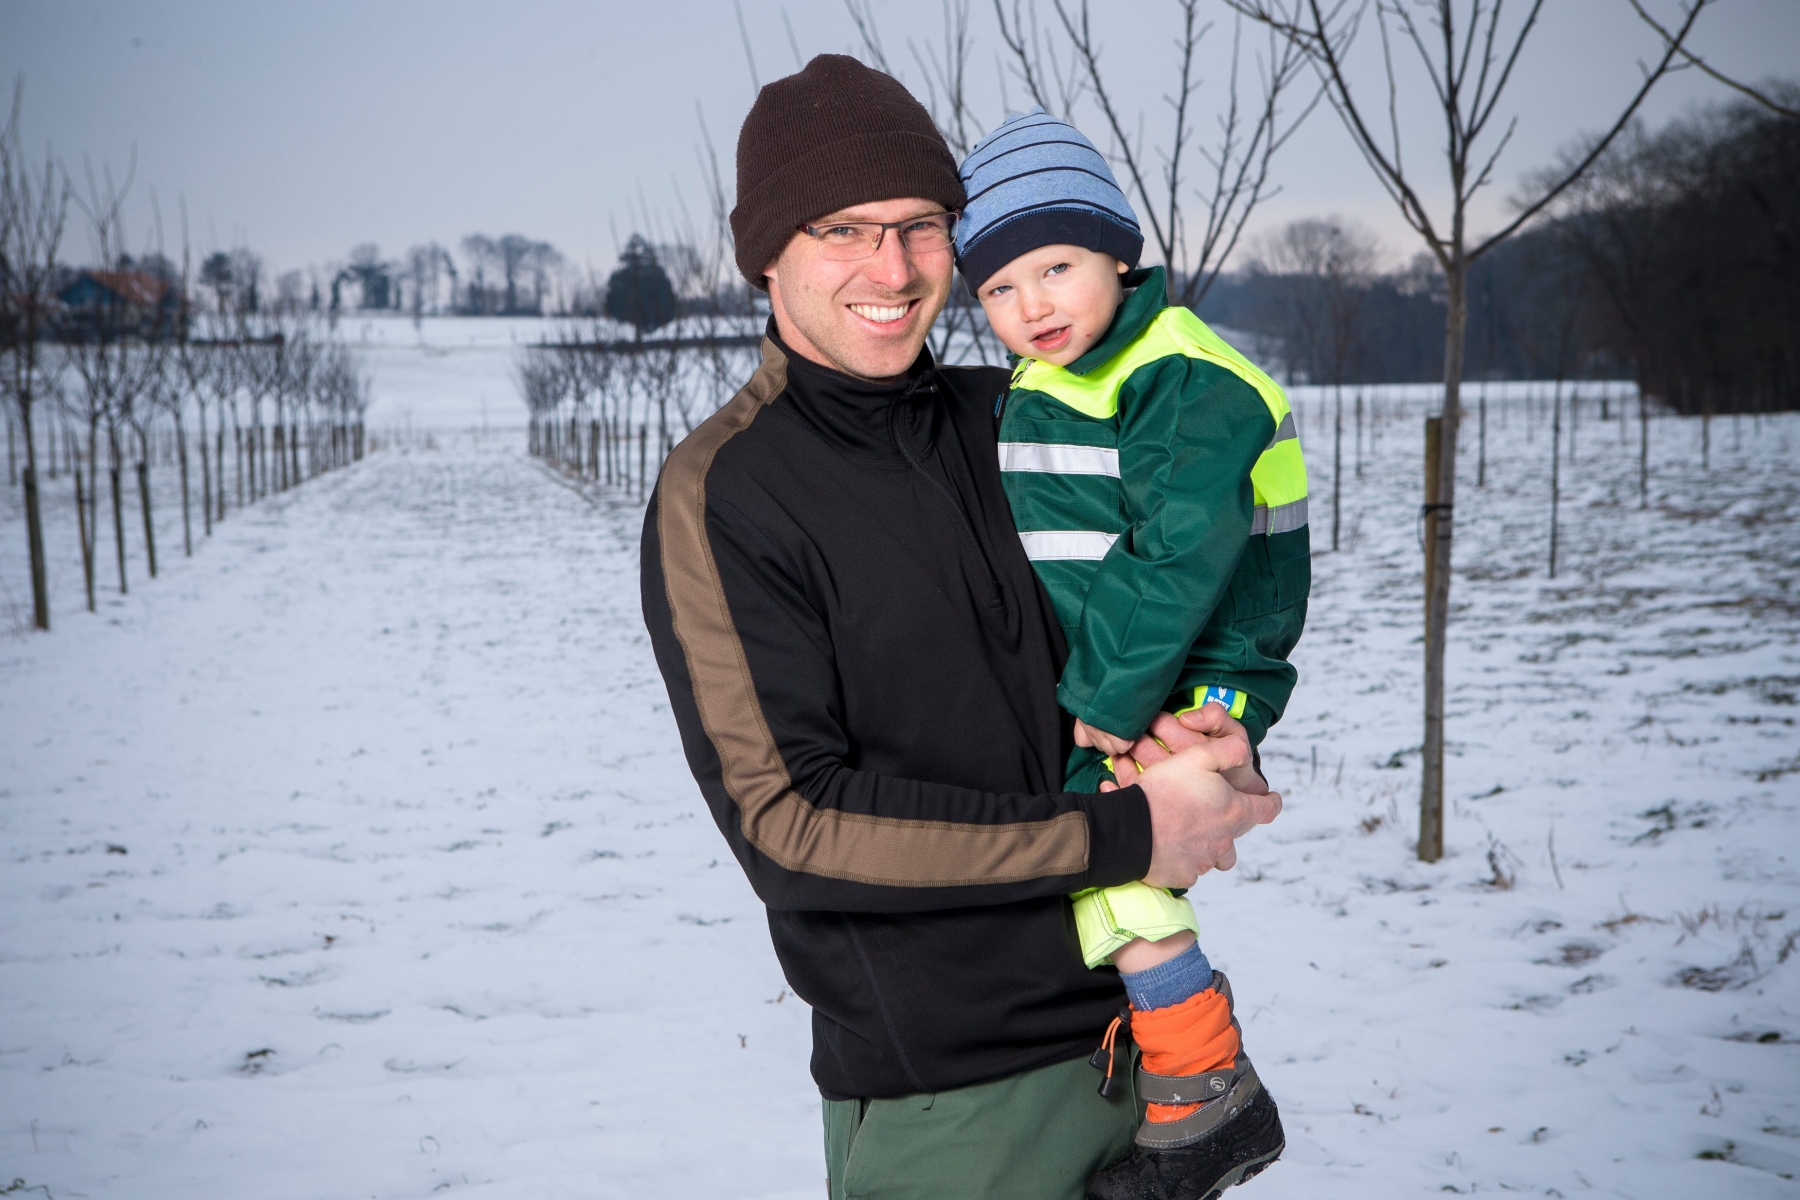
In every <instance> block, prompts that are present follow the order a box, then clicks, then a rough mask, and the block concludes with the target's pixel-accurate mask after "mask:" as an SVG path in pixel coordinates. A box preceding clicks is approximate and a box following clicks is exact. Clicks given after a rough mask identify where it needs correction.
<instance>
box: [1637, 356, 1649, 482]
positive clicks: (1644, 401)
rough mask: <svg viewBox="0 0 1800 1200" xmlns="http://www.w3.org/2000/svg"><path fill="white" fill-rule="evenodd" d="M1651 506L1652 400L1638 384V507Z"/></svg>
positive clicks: (1641, 385)
mask: <svg viewBox="0 0 1800 1200" xmlns="http://www.w3.org/2000/svg"><path fill="white" fill-rule="evenodd" d="M1649 507H1650V401H1649V399H1648V398H1647V397H1646V396H1645V395H1644V386H1643V384H1639V385H1638V509H1639V510H1640V511H1642V510H1644V509H1647V508H1649Z"/></svg>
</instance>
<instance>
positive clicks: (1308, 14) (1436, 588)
mask: <svg viewBox="0 0 1800 1200" xmlns="http://www.w3.org/2000/svg"><path fill="white" fill-rule="evenodd" d="M1226 2H1227V3H1228V4H1230V5H1231V6H1232V7H1233V8H1234V9H1236V10H1237V11H1238V12H1240V13H1242V14H1243V15H1245V16H1247V17H1250V18H1253V19H1255V20H1257V21H1260V22H1262V23H1263V24H1264V25H1266V26H1267V27H1268V28H1269V29H1271V30H1274V31H1275V32H1277V33H1278V34H1280V35H1281V36H1282V37H1283V38H1284V39H1286V41H1287V44H1288V45H1289V46H1292V47H1294V48H1296V49H1298V50H1300V51H1302V52H1303V53H1304V54H1305V56H1306V58H1307V60H1308V61H1309V62H1310V63H1311V64H1312V66H1313V69H1314V71H1315V72H1316V74H1317V75H1318V77H1319V79H1320V81H1321V83H1323V85H1324V87H1325V94H1326V96H1327V98H1328V99H1329V101H1330V103H1331V106H1332V108H1333V110H1335V111H1336V113H1337V114H1338V116H1339V118H1340V119H1341V120H1342V122H1343V125H1344V128H1345V130H1346V131H1347V132H1348V133H1349V134H1350V137H1351V140H1352V141H1353V142H1354V143H1355V144H1356V148H1357V149H1358V150H1359V151H1360V152H1361V153H1362V156H1363V159H1364V161H1366V162H1367V163H1368V164H1369V167H1370V169H1371V170H1372V171H1373V172H1374V173H1375V177H1376V179H1377V180H1378V181H1379V182H1380V183H1381V185H1382V187H1383V188H1384V189H1385V190H1386V191H1387V193H1388V195H1389V197H1390V198H1391V199H1392V200H1393V201H1394V203H1395V204H1396V205H1397V206H1398V207H1399V209H1400V213H1401V216H1402V217H1403V218H1404V219H1405V221H1406V223H1407V224H1408V225H1409V226H1411V227H1412V229H1413V231H1414V232H1415V233H1417V234H1418V235H1419V237H1420V238H1421V239H1422V240H1423V241H1424V243H1425V246H1426V248H1427V249H1428V250H1429V251H1430V253H1431V255H1432V256H1433V257H1434V258H1435V259H1436V260H1437V263H1438V265H1439V267H1440V268H1441V269H1442V271H1443V273H1444V280H1445V284H1446V288H1447V297H1446V304H1445V330H1444V404H1443V413H1442V416H1441V418H1440V419H1439V420H1438V422H1437V424H1436V425H1434V426H1432V428H1433V429H1435V430H1436V433H1435V435H1434V436H1435V437H1436V438H1438V439H1440V444H1438V445H1435V446H1428V447H1427V454H1428V455H1429V456H1430V457H1431V458H1432V459H1433V461H1434V462H1435V463H1436V475H1435V478H1434V479H1432V480H1429V481H1428V486H1427V491H1426V503H1425V508H1424V518H1425V521H1424V528H1425V553H1426V559H1425V592H1426V595H1425V738H1424V746H1423V761H1422V764H1421V771H1420V775H1421V781H1420V795H1419V810H1420V818H1419V846H1418V849H1419V857H1420V858H1422V859H1424V860H1425V861H1427V862H1435V861H1437V860H1438V859H1439V858H1440V857H1442V856H1443V852H1444V850H1443V844H1444V828H1443V820H1444V646H1445V627H1446V625H1447V623H1448V620H1449V612H1450V561H1451V560H1450V546H1451V538H1452V533H1453V523H1452V519H1451V514H1452V513H1453V512H1454V511H1455V500H1456V440H1457V431H1458V426H1459V423H1460V419H1461V413H1462V403H1461V387H1462V372H1463V338H1464V326H1465V324H1466V321H1467V315H1468V277H1469V264H1470V263H1472V262H1473V261H1475V260H1476V259H1478V258H1480V257H1481V256H1482V255H1483V254H1485V253H1487V252H1488V251H1490V250H1492V249H1493V248H1494V247H1495V246H1497V245H1499V244H1500V243H1501V242H1503V241H1505V240H1506V239H1507V238H1509V237H1511V236H1512V235H1513V234H1514V233H1516V232H1517V231H1518V230H1519V229H1521V228H1522V227H1523V226H1524V225H1525V224H1526V223H1527V222H1528V221H1530V220H1532V218H1534V217H1536V216H1537V215H1538V214H1539V213H1540V212H1542V211H1543V210H1544V209H1545V208H1546V207H1547V206H1548V205H1550V204H1551V203H1553V202H1554V201H1555V199H1556V198H1557V197H1558V196H1560V195H1561V194H1562V193H1563V192H1564V191H1565V190H1567V189H1568V188H1569V187H1570V186H1571V185H1572V184H1574V183H1575V182H1576V180H1578V179H1580V178H1581V176H1582V174H1583V173H1584V172H1586V171H1587V169H1588V168H1589V167H1590V166H1592V165H1593V164H1594V162H1595V161H1596V160H1597V159H1598V158H1599V157H1600V155H1601V154H1602V153H1604V152H1605V150H1606V147H1607V146H1608V145H1610V144H1611V142H1612V140H1613V139H1614V138H1615V137H1617V136H1618V134H1619V133H1620V131H1622V130H1623V129H1625V128H1626V126H1627V125H1628V124H1629V123H1630V121H1631V118H1632V116H1633V115H1634V114H1635V113H1636V112H1637V110H1638V107H1639V106H1640V105H1641V104H1642V103H1643V102H1644V98H1645V97H1646V96H1648V95H1649V94H1650V91H1651V89H1652V88H1654V87H1655V86H1656V84H1657V83H1658V81H1660V80H1661V79H1662V78H1663V77H1664V76H1665V75H1667V74H1668V73H1669V71H1670V69H1671V68H1672V67H1674V66H1675V65H1676V64H1677V59H1678V57H1679V55H1680V52H1681V47H1682V44H1683V43H1684V42H1685V40H1686V38H1687V35H1688V33H1689V31H1690V30H1691V29H1692V28H1693V25H1694V22H1695V20H1696V19H1697V18H1698V17H1699V15H1700V13H1701V12H1702V11H1703V10H1704V9H1705V8H1706V6H1707V5H1708V4H1709V3H1712V0H1694V2H1693V4H1692V6H1691V7H1690V8H1689V9H1688V10H1687V13H1686V16H1685V19H1684V20H1683V22H1682V24H1681V27H1680V28H1679V29H1678V30H1677V31H1676V33H1675V34H1674V35H1673V38H1672V40H1671V41H1670V42H1668V44H1667V45H1666V47H1665V50H1664V53H1663V55H1662V57H1661V59H1660V60H1658V61H1657V63H1656V64H1655V65H1654V66H1653V67H1651V68H1649V69H1648V70H1646V71H1645V72H1644V78H1643V81H1642V83H1641V84H1640V85H1639V87H1638V89H1637V91H1636V92H1635V93H1634V94H1633V95H1632V97H1631V98H1630V100H1629V101H1628V102H1627V103H1626V104H1625V106H1624V108H1623V110H1622V111H1621V113H1620V114H1619V117H1618V119H1617V120H1616V121H1614V122H1613V124H1612V126H1611V128H1609V129H1608V130H1607V132H1606V133H1605V134H1604V135H1602V136H1601V137H1600V138H1598V139H1596V140H1595V143H1594V146H1593V149H1592V151H1591V152H1590V153H1589V154H1587V155H1586V156H1585V157H1583V158H1582V159H1581V160H1579V161H1578V162H1575V163H1573V164H1570V166H1569V169H1568V170H1567V172H1565V173H1564V174H1563V175H1562V176H1561V177H1560V178H1558V179H1555V180H1552V181H1549V184H1548V186H1547V187H1545V188H1543V189H1542V191H1541V193H1540V194H1539V195H1538V196H1536V197H1535V198H1534V199H1532V200H1530V201H1529V202H1528V203H1526V204H1523V205H1521V206H1520V207H1519V210H1518V212H1517V213H1516V215H1515V216H1514V217H1513V219H1512V220H1511V221H1509V222H1508V223H1507V224H1505V225H1504V226H1502V227H1501V228H1500V229H1499V230H1498V231H1496V232H1494V233H1492V234H1489V235H1487V236H1486V237H1484V238H1471V236H1470V234H1469V230H1468V218H1469V204H1470V202H1471V201H1472V200H1473V199H1474V197H1475V196H1476V194H1477V193H1478V192H1480V191H1481V189H1482V188H1484V187H1486V186H1487V185H1488V184H1489V183H1490V182H1492V180H1493V175H1494V168H1495V166H1496V164H1497V163H1498V161H1499V158H1500V155H1501V153H1502V152H1504V150H1505V149H1506V146H1507V143H1508V142H1509V141H1510V140H1511V137H1512V133H1513V130H1514V128H1515V127H1516V126H1517V123H1518V121H1517V118H1516V117H1515V118H1513V119H1511V120H1509V121H1507V122H1506V124H1505V126H1504V128H1500V127H1497V126H1496V125H1495V123H1494V122H1495V118H1496V115H1497V113H1498V109H1499V104H1500V99H1501V97H1502V96H1503V95H1504V94H1505V92H1506V87H1507V85H1508V83H1510V82H1511V81H1512V78H1513V71H1514V69H1515V68H1516V67H1517V66H1518V62H1519V56H1520V54H1521V53H1522V52H1523V51H1524V49H1525V43H1526V41H1527V40H1528V39H1529V38H1530V36H1531V32H1532V30H1533V29H1534V28H1535V27H1536V25H1537V19H1538V15H1539V13H1540V11H1541V10H1542V9H1543V0H1531V3H1530V4H1529V6H1528V7H1527V9H1526V11H1525V15H1524V17H1523V19H1522V20H1521V21H1519V22H1518V23H1517V24H1516V25H1515V26H1512V27H1510V28H1507V27H1503V24H1502V22H1503V13H1504V9H1505V2H1504V0H1429V2H1428V3H1425V4H1413V3H1409V2H1407V0H1373V3H1372V4H1371V3H1370V0H1361V2H1359V3H1352V2H1351V0H1337V2H1336V3H1332V2H1331V0H1226ZM1371 10H1372V11H1373V13H1374V15H1375V22H1376V26H1377V29H1378V30H1379V33H1380V36H1381V49H1382V61H1383V64H1384V65H1385V67H1386V71H1387V115H1388V120H1387V128H1386V130H1385V131H1384V130H1383V129H1382V128H1381V126H1380V124H1378V123H1377V122H1376V121H1375V120H1374V119H1373V114H1374V110H1371V109H1370V108H1369V107H1368V104H1367V102H1366V98H1365V95H1364V93H1363V92H1362V91H1361V90H1360V89H1358V88H1356V87H1354V86H1353V85H1352V84H1351V82H1350V77H1351V72H1350V68H1349V66H1348V63H1347V62H1346V55H1347V53H1348V51H1349V49H1350V46H1351V44H1352V42H1353V41H1354V40H1355V37H1356V34H1357V31H1358V29H1359V28H1360V26H1361V23H1362V21H1363V19H1364V17H1365V15H1366V14H1368V13H1369V12H1370V11H1371ZM1465 18H1466V19H1465ZM1396 43H1403V44H1405V45H1410V46H1411V48H1412V49H1413V50H1414V51H1415V52H1416V54H1417V57H1418V60H1419V62H1420V64H1421V65H1422V66H1423V68H1424V71H1425V76H1426V78H1427V79H1428V80H1429V83H1430V88H1431V95H1430V97H1429V101H1430V103H1432V104H1433V105H1434V106H1435V108H1437V109H1438V110H1441V112H1442V113H1443V117H1444V129H1445V143H1444V148H1443V154H1444V161H1445V164H1446V166H1447V167H1448V169H1449V175H1450V179H1449V183H1450V189H1449V191H1450V211H1449V213H1448V214H1447V218H1444V217H1434V216H1433V215H1432V213H1431V212H1430V210H1429V209H1428V208H1427V205H1426V202H1425V200H1424V198H1423V196H1422V195H1421V193H1420V191H1419V190H1418V187H1417V186H1415V184H1416V181H1417V180H1418V179H1419V177H1418V176H1417V175H1414V174H1412V173H1411V172H1409V170H1408V168H1407V166H1406V162H1405V157H1404V154H1403V147H1402V143H1401V137H1400V123H1399V116H1398V114H1399V112H1400V110H1401V109H1402V107H1404V106H1405V105H1404V104H1403V101H1402V98H1401V95H1400V84H1399V79H1398V76H1397V74H1396V71H1395V61H1394V59H1395V50H1396ZM1484 138H1486V139H1487V141H1488V144H1490V145H1491V146H1492V149H1491V150H1490V149H1483V150H1481V151H1477V149H1476V147H1477V145H1478V144H1479V143H1482V142H1483V139H1484Z"/></svg>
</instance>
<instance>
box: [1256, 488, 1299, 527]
mask: <svg viewBox="0 0 1800 1200" xmlns="http://www.w3.org/2000/svg"><path fill="white" fill-rule="evenodd" d="M1305 526H1306V497H1305V496H1302V497H1300V499H1298V500H1296V501H1294V502H1293V503H1292V504H1277V505H1276V506H1275V507H1274V508H1265V507H1263V506H1262V505H1260V504H1259V505H1257V506H1256V511H1254V512H1253V513H1251V514H1250V533H1251V535H1252V536H1254V535H1256V534H1259V533H1292V532H1294V530H1296V529H1302V528H1305Z"/></svg>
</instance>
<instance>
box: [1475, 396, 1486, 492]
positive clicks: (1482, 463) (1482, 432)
mask: <svg viewBox="0 0 1800 1200" xmlns="http://www.w3.org/2000/svg"><path fill="white" fill-rule="evenodd" d="M1487 387H1488V385H1487V380H1485V379H1483V380H1482V381H1481V401H1480V404H1481V417H1480V420H1479V421H1478V422H1477V427H1478V432H1477V434H1476V437H1477V439H1478V440H1479V441H1480V443H1481V444H1480V448H1479V450H1478V451H1477V452H1476V455H1475V486H1476V487H1478V488H1479V487H1486V486H1487Z"/></svg>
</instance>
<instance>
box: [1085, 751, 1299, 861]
mask: <svg viewBox="0 0 1800 1200" xmlns="http://www.w3.org/2000/svg"><path fill="white" fill-rule="evenodd" d="M1226 720H1230V717H1229V716H1228V717H1226ZM1232 724H1233V725H1236V724H1237V723H1236V722H1235V721H1233V722H1232ZM1249 751H1250V742H1249V739H1247V738H1245V737H1244V736H1243V729H1242V728H1241V727H1239V728H1238V730H1237V736H1236V737H1235V738H1231V737H1219V738H1210V739H1208V740H1206V741H1203V742H1200V743H1198V744H1195V745H1192V746H1190V747H1188V748H1187V749H1186V750H1183V751H1181V752H1180V753H1178V754H1172V755H1171V754H1165V755H1164V756H1163V757H1162V758H1161V759H1160V760H1159V761H1157V762H1155V763H1153V764H1151V765H1150V766H1148V767H1146V768H1145V769H1144V770H1143V771H1142V772H1141V773H1139V774H1138V775H1137V777H1136V782H1137V783H1138V785H1139V786H1140V787H1142V788H1143V789H1144V795H1145V797H1146V798H1147V799H1148V800H1149V802H1150V870H1149V871H1148V872H1146V873H1145V875H1144V882H1145V883H1147V884H1149V885H1151V886H1152V887H1170V888H1174V887H1192V886H1193V884H1194V880H1196V879H1198V878H1199V877H1200V876H1202V875H1204V874H1206V873H1207V872H1208V871H1211V870H1215V869H1217V870H1220V871H1229V870H1231V868H1232V867H1233V866H1235V865H1236V864H1237V847H1236V846H1235V845H1234V843H1235V842H1236V841H1237V839H1238V838H1240V837H1242V836H1244V834H1246V833H1248V832H1250V830H1252V829H1254V828H1255V827H1256V826H1258V825H1267V824H1268V823H1269V822H1270V821H1273V820H1274V819H1275V817H1276V815H1277V814H1279V813H1280V812H1281V797H1280V796H1279V795H1277V794H1276V793H1274V792H1270V791H1268V790H1267V789H1266V788H1265V789H1264V790H1263V792H1262V793H1261V794H1257V793H1253V792H1245V791H1240V790H1239V789H1237V788H1235V787H1233V786H1232V785H1231V784H1230V783H1229V782H1227V780H1226V778H1225V774H1224V772H1226V771H1230V770H1235V769H1238V768H1242V769H1245V770H1248V769H1249V757H1250V754H1249ZM1251 774H1252V775H1253V776H1254V775H1255V772H1254V771H1252V772H1251ZM1259 782H1260V780H1259ZM1115 786H1116V785H1112V784H1101V785H1100V790H1101V791H1103V792H1104V791H1112V790H1114V787H1115Z"/></svg>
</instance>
